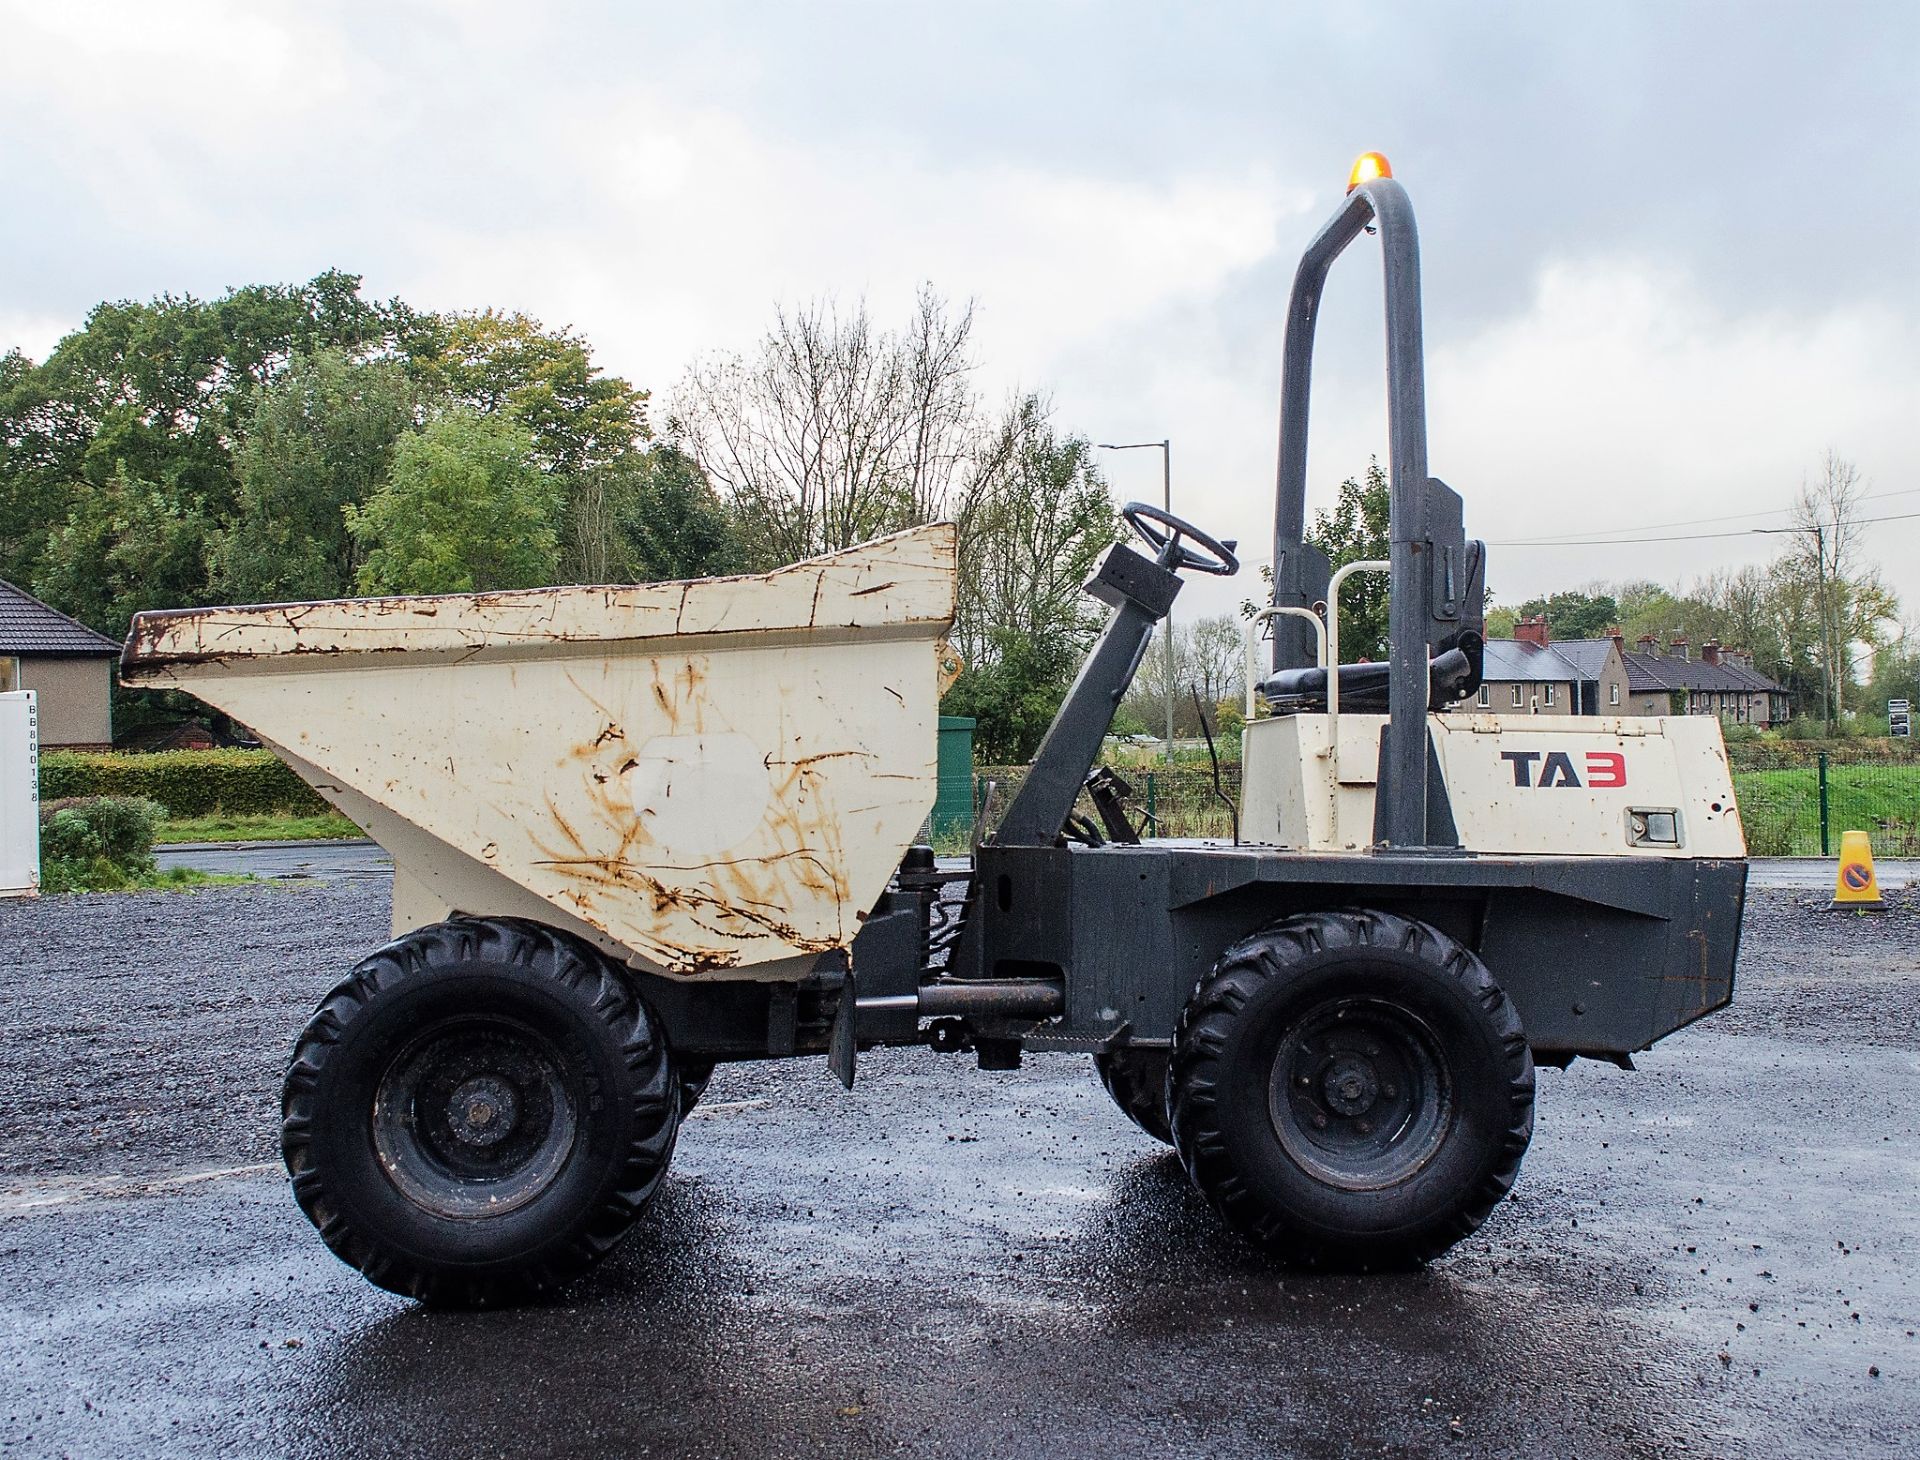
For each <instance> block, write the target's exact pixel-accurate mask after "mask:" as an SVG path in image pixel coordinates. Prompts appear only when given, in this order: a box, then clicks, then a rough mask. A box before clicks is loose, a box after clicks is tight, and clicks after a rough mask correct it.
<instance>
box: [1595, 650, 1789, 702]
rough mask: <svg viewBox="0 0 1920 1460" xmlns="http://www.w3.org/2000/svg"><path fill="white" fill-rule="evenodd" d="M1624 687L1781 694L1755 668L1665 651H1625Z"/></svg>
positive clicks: (1640, 690) (1640, 691)
mask: <svg viewBox="0 0 1920 1460" xmlns="http://www.w3.org/2000/svg"><path fill="white" fill-rule="evenodd" d="M1626 660H1627V688H1628V691H1629V692H1630V693H1633V694H1644V693H1647V692H1649V691H1657V690H1675V689H1684V690H1692V691H1694V692H1696V693H1700V694H1714V693H1726V694H1758V693H1760V692H1762V691H1766V692H1769V693H1772V694H1785V693H1786V692H1787V690H1786V686H1785V685H1781V684H1776V683H1774V681H1773V680H1771V679H1768V678H1767V676H1766V675H1764V674H1761V673H1760V672H1759V671H1758V670H1754V669H1748V668H1747V667H1746V666H1745V665H1742V664H1725V663H1722V664H1708V663H1707V662H1706V661H1705V660H1703V659H1677V658H1674V657H1673V656H1671V655H1667V654H1628V655H1627V656H1626Z"/></svg>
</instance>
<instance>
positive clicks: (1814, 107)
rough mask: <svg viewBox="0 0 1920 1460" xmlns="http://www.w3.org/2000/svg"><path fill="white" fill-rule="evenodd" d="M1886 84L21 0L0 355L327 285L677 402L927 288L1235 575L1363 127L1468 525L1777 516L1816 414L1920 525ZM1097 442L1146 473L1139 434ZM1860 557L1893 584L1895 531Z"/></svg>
mask: <svg viewBox="0 0 1920 1460" xmlns="http://www.w3.org/2000/svg"><path fill="white" fill-rule="evenodd" d="M1916 69H1920V7H1916V6H1914V5H1913V4H1911V3H1888V4H1884V5H1870V4H1847V3H1840V0H1829V3H1826V4H1821V5H1812V4H1807V5H1788V4H1747V5H1733V4H1713V5H1709V4H1694V5H1687V4H1678V3H1667V4H1648V5H1625V4H1618V3H1608V4H1605V5H1599V4H1595V5H1587V6H1582V7H1573V6H1567V5H1543V4H1527V5H1512V6H1498V5H1489V4H1482V3H1475V4H1436V3H1424V4H1406V5H1402V6H1384V5H1376V6H1368V5H1353V4H1342V5H1338V6H1332V5H1323V4H1314V5H1282V4H1276V3H1250V4H1243V5H1184V6H1176V5H1164V4H1161V5H1151V4H1095V3H1045V0H1023V3H1017V4H1013V3H1009V4H1000V3H982V0H970V3H965V4H961V3H950V4H944V5H939V6H933V5H922V4H911V3H872V4H857V3H842V4H794V3H787V4H774V3H765V4H746V3H693V4H689V3H685V0H681V3H678V4H675V5H672V6H661V5H653V4H646V5H639V4H628V5H614V4H606V5H582V4H572V5H569V4H547V5H544V6H526V5H521V4H515V5H506V4H491V3H456V0H439V3H435V0H413V3H398V0H382V3H377V4H364V5H353V4H347V5H329V4H321V3H306V4H300V5H282V4H271V3H262V0H182V3H174V4H167V5H157V4H153V3H151V0H148V3H127V4H105V3H102V4H86V3H65V4H56V3H52V0H40V3H35V4H23V3H13V0H0V180H4V197H5V199H6V201H7V214H8V226H7V227H6V229H5V230H4V233H0V347H5V346H6V345H19V346H20V347H22V348H24V349H26V350H27V351H28V352H29V353H31V354H33V355H35V356H36V357H38V356H40V355H43V354H44V353H45V351H46V350H47V348H48V347H49V346H50V345H51V344H52V343H53V341H54V340H56V339H57V338H58V337H59V336H60V335H61V334H63V333H65V332H66V331H67V330H69V329H72V328H74V327H76V326H77V325H78V324H79V323H80V321H81V320H82V318H83V317H84V315H85V313H86V311H87V309H88V308H89V307H91V306H92V305H93V304H94V303H96V302H97V301H99V300H101V299H103V298H125V297H136V298H139V297H147V296H150V295H152V294H155V293H158V292H160V291H163V290H172V291H176V292H177V291H191V292H194V293H198V294H215V293H218V292H220V291H221V290H223V289H225V288H226V287H228V286H231V285H238V284H245V283H254V282H268V281H294V280H301V279H305V278H308V277H311V276H312V275H313V274H315V273H318V272H320V271H321V270H322V269H325V268H328V267H333V266H338V267H341V268H345V269H348V270H351V271H354V272H358V273H361V274H363V275H364V276H365V278H366V288H367V291H368V292H369V293H370V294H372V295H377V296H388V295H394V294H398V295H400V296H402V297H404V298H405V299H407V300H408V301H409V302H411V303H414V304H416V305H421V306H425V307H436V308H455V307H471V306H477V305H496V306H501V307H508V308H517V309H523V310H526V311H527V312H529V313H531V314H534V315H536V316H537V317H539V318H541V319H542V320H544V321H546V322H547V323H549V324H571V325H573V326H575V327H577V328H579V329H580V330H582V331H584V332H585V333H586V334H587V335H588V336H589V337H590V338H591V339H592V340H593V342H594V344H595V346H596V347H597V350H598V353H599V357H600V359H601V360H602V362H603V363H604V364H605V365H606V366H607V367H608V368H609V369H612V370H615V371H618V372H619V373H621V374H624V375H626V376H628V377H629V378H631V379H632V380H634V381H635V382H636V383H638V384H641V385H644V386H647V387H649V388H651V389H653V390H654V391H655V393H656V396H657V397H659V396H664V395H665V394H666V393H667V392H668V391H669V390H670V388H671V387H672V385H673V383H674V381H675V380H676V379H677V378H678V377H679V376H680V374H681V372H682V370H683V369H684V367H685V366H686V364H687V362H688V361H689V360H690V359H691V358H692V357H693V356H694V355H695V354H697V353H699V352H701V351H703V350H708V349H722V348H743V347H746V346H748V345H750V344H751V342H752V340H753V339H754V337H755V335H756V334H757V333H758V331H759V330H760V329H761V328H762V327H763V326H764V325H765V323H766V322H767V320H768V319H769V317H770V314H771V311H772V306H773V304H774V303H775V301H797V300H803V299H806V298H808V297H811V296H815V295H819V294H823V293H834V294H837V295H838V296H840V297H841V298H843V299H850V298H852V297H854V296H856V295H859V294H862V293H864V294H866V295H867V296H868V297H869V299H870V301H871V302H872V304H873V305H874V307H875V309H876V312H878V313H879V314H880V315H882V316H883V317H886V316H888V315H890V314H898V313H900V312H902V311H903V310H904V308H905V306H906V303H907V302H908V300H909V299H910V298H911V294H912V290H913V288H914V286H915V284H916V283H917V282H919V281H920V280H923V279H924V280H930V281H932V282H933V283H934V284H935V285H936V286H937V287H938V288H940V289H941V290H943V291H944V292H946V293H947V294H949V295H950V296H954V297H956V298H965V297H969V296H970V297H972V298H974V299H975V300H976V301H977V302H978V306H979V311H980V314H979V318H980V333H979V341H980V345H981V350H982V354H983V357H984V359H985V362H986V364H987V366H988V371H989V376H990V380H991V383H992V386H993V388H994V389H995V390H1003V389H1008V388H1011V387H1012V386H1013V385H1015V384H1021V385H1026V386H1039V387H1043V388H1046V389H1050V390H1051V391H1052V392H1053V394H1054V397H1055V400H1056V402H1057V404H1058V407H1059V415H1060V420H1061V423H1062V424H1063V425H1064V426H1065V427H1067V428H1068V429H1071V430H1075V431H1081V432H1084V433H1086V434H1088V435H1090V436H1092V437H1094V438H1095V439H1097V440H1111V439H1115V438H1124V439H1129V440H1132V439H1141V438H1145V437H1160V436H1170V437H1171V438H1172V439H1173V442H1174V467H1175V482H1174V493H1175V507H1176V510H1178V511H1180V512H1182V513H1183V514H1185V515H1188V516H1191V517H1193V518H1195V519H1196V520H1198V521H1199V522H1200V523H1201V524H1202V525H1203V526H1206V527H1208V528H1211V529H1214V530H1216V531H1218V532H1219V533H1221V534H1222V535H1227V536H1236V535H1237V536H1239V537H1240V538H1241V539H1242V540H1243V541H1245V542H1246V543H1248V544H1249V546H1250V552H1249V556H1250V557H1253V558H1259V557H1263V556H1264V553H1265V548H1264V543H1265V542H1266V540H1267V539H1268V537H1269V535H1270V532H1271V517H1272V481H1273V469H1274V462H1273V452H1274V434H1275V406H1274V402H1275V398H1276V396H1277V393H1278V377H1279V351H1280V320H1281V317H1282V312H1283V309H1284V304H1285V290H1286V286H1287V282H1288V279H1289V277H1290V275H1291V272H1292V268H1293V265H1294V262H1295V259H1296V257H1297V255H1298V253H1299V251H1300V249H1301V247H1302V246H1303V245H1304V244H1305V242H1306V241H1307V239H1308V238H1309V237H1310V236H1311V234H1312V233H1313V231H1314V230H1315V229H1316V228H1317V227H1318V226H1319V224H1320V223H1321V221H1322V220H1323V218H1324V217H1325V216H1326V215H1327V214H1328V213H1329V212H1330V211H1331V210H1332V209H1333V208H1334V206H1335V205H1336V204H1337V202H1338V200H1339V197H1340V194H1341V191H1342V188H1343V185H1344V182H1345V177H1346V170H1347V167H1348V164H1349V163H1350V161H1351V159H1352V157H1353V156H1354V155H1355V154H1356V153H1358V152H1360V151H1363V150H1366V149H1369V148H1377V149H1379V150H1381V151H1384V152H1385V153H1386V154H1387V155H1388V156H1389V157H1390V158H1391V159H1392V161H1393V164H1394V169H1395V172H1396V174H1397V175H1398V176H1399V177H1400V179H1401V180H1402V181H1403V182H1404V183H1405V184H1406V185H1407V187H1408V188H1409V190H1410V191H1411V193H1412V196H1413V199H1414V203H1415V206H1416V208H1417V210H1418V212H1419V217H1420V225H1421V236H1422V244H1423V251H1424V255H1425V262H1426V279H1425V284H1426V300H1427V339H1428V349H1429V358H1428V388H1429V402H1430V409H1431V412H1432V416H1431V439H1432V452H1431V456H1432V464H1433V469H1434V471H1435V472H1436V474H1438V475H1440V476H1443V477H1445V478H1446V479H1447V480H1449V481H1450V482H1451V483H1452V484H1453V485H1454V486H1455V487H1457V488H1458V489H1460V490H1461V492H1462V493H1463V494H1464V495H1465V497H1466V500H1467V511H1468V524H1469V530H1470V531H1472V532H1475V533H1477V534H1478V535H1481V536H1484V537H1486V538H1488V539H1491V540H1494V541H1499V540H1502V539H1516V538H1537V537H1541V536H1549V535H1557V536H1569V535H1578V534H1580V533H1581V532H1583V531H1584V530H1586V529H1588V528H1593V529H1596V530H1597V529H1612V528H1623V527H1637V526H1641V525H1645V524H1664V523H1671V522H1675V521H1677V520H1681V519H1696V518H1704V517H1710V516H1718V515H1721V514H1732V513H1747V512H1758V511H1762V510H1765V509H1770V508H1778V507H1783V506H1784V505H1785V504H1786V502H1787V500H1788V499H1789V497H1790V496H1791V494H1792V492H1793V491H1794V489H1795V487H1796V486H1797V485H1798V483H1799V482H1800V481H1801V479H1802V478H1803V477H1804V476H1807V475H1809V474H1811V473H1812V472H1813V471H1814V470H1815V469H1816V467H1817V464H1818V458H1819V456H1820V454H1821V452H1822V451H1823V450H1825V449H1826V448H1827V447H1829V446H1832V447H1834V448H1836V449H1838V450H1839V451H1840V452H1842V453H1843V454H1844V455H1846V456H1848V457H1850V458H1852V459H1853V460H1854V461H1855V462H1857V464H1858V465H1859V466H1860V468H1861V470H1862V471H1863V472H1864V474H1865V475H1866V476H1867V477H1868V479H1869V480H1870V482H1871V487H1870V490H1872V491H1874V492H1877V493H1905V495H1900V496H1888V497H1885V498H1883V499H1880V500H1878V501H1876V503H1875V504H1874V506H1875V507H1876V509H1877V510H1879V511H1882V512H1885V513H1895V512H1903V511H1906V512H1916V513H1920V432H1916V429H1915V428H1916V421H1917V419H1920V277H1917V271H1916V265H1917V263H1920V183H1917V181H1916V179H1920V162H1917V161H1916V159H1917V158H1920V103H1917V102H1916V95H1920V88H1916V85H1915V82H1914V76H1915V73H1916ZM1378 294H1379V282H1378V268H1377V263H1376V261H1375V259H1374V257H1372V249H1371V248H1370V247H1365V248H1356V249H1355V250H1353V251H1352V256H1350V257H1349V258H1348V259H1346V260H1343V262H1342V266H1341V267H1340V268H1338V269H1337V270H1336V272H1335V275H1334V282H1333V285H1332V286H1331V288H1330V291H1329V300H1328V306H1327V310H1326V313H1325V316H1324V318H1323V323H1322V326H1321V332H1320V339H1321V362H1320V365H1321V371H1320V376H1319V378H1318V380H1317V388H1316V392H1315V408H1316V411H1317V413H1318V414H1317V416H1316V420H1315V432H1314V452H1313V458H1312V480H1313V482H1314V496H1315V500H1316V501H1321V502H1323V501H1325V500H1326V499H1327V498H1328V496H1329V495H1330V491H1331V487H1332V485H1333V484H1334V483H1336V482H1337V481H1338V480H1339V479H1340V478H1341V477H1343V476H1346V475H1349V474H1352V473H1354V472H1357V471H1359V470H1360V469H1362V468H1363V467H1364V466H1365V464H1366V460H1367V457H1368V455H1369V454H1370V453H1373V452H1383V450H1384V435H1385V431H1384V420H1383V416H1382V410H1381V394H1382V392H1381V381H1380V377H1379V372H1380V368H1381V346H1380V326H1379V319H1378V311H1379V305H1378ZM1110 471H1111V475H1112V477H1113V480H1114V483H1115V489H1116V491H1117V492H1118V493H1119V494H1120V495H1121V496H1148V495H1153V494H1157V491H1158V486H1159V480H1158V470H1157V463H1156V462H1154V461H1153V460H1152V459H1151V457H1150V455H1149V454H1147V453H1134V454H1132V455H1131V456H1128V457H1121V458H1116V459H1114V460H1112V461H1111V462H1110ZM1780 520H1783V519H1781V518H1779V517H1774V518H1761V517H1756V518H1753V519H1752V524H1753V525H1766V524H1768V523H1770V522H1778V521H1780ZM1746 525H1748V524H1747V523H1746V522H1744V521H1736V522H1731V523H1725V524H1715V525H1710V526H1709V527H1702V528H1698V529H1695V530H1711V527H1712V526H1717V527H1718V528H1719V529H1720V530H1733V529H1739V528H1742V527H1745V526H1746ZM1681 530H1685V529H1681ZM1775 542H1777V540H1769V539H1766V538H1762V537H1751V538H1728V539H1717V540H1706V541H1696V542H1690V543H1665V544H1643V545H1635V546H1622V547H1614V548H1593V547H1580V548H1513V547H1509V548H1501V549H1496V550H1495V552H1494V554H1493V556H1492V566H1491V573H1490V577H1491V581H1492V582H1493V584H1494V587H1495V589H1496V591H1497V592H1498V593H1499V594H1500V596H1501V597H1502V598H1503V599H1506V600H1507V601H1514V600H1517V599H1518V598H1521V597H1524V596H1526V595H1527V594H1530V593H1533V592H1538V591H1543V590H1548V589H1552V588H1555V587H1565V586H1573V585H1576V584H1579V583H1583V582H1586V581H1588V580H1591V579H1594V578H1596V577H1607V578H1619V577H1626V576H1652V577H1656V578H1660V579H1664V580H1669V581H1673V580H1679V579H1684V578H1687V577H1690V576H1692V575H1694V574H1696V573H1698V572H1701V571H1704V570H1706V569H1709V568H1712V567H1715V566H1723V565H1730V564H1733V563H1737V562H1742V561H1749V560H1754V559H1758V558H1762V557H1765V556H1767V555H1768V553H1769V550H1770V548H1771V547H1772V545H1773V544H1774V543H1775ZM1872 542H1873V546H1874V550H1875V552H1876V554H1877V555H1878V557H1879V560H1880V562H1881V565H1882V567H1883V569H1884V571H1885V572H1886V574H1887V577H1888V578H1889V580H1890V581H1891V582H1892V583H1893V584H1894V586H1895V587H1896V588H1898V589H1899V591H1900V592H1901V594H1902V597H1903V599H1904V600H1905V607H1906V609H1907V610H1908V612H1909V613H1912V612H1913V611H1914V610H1916V609H1920V521H1910V522H1903V523H1888V524H1885V525H1884V526H1882V527H1880V528H1877V529H1876V531H1875V534H1874V537H1873V539H1872ZM1253 544H1261V545H1262V546H1259V547H1253V546H1252V545H1253ZM1238 592H1239V586H1238V585H1219V586H1217V587H1216V586H1213V585H1208V586H1206V587H1204V588H1202V587H1199V586H1196V588H1195V590H1193V596H1192V598H1190V600H1189V603H1190V604H1191V605H1194V606H1198V607H1206V608H1219V607H1222V606H1224V605H1225V604H1227V603H1228V602H1230V601H1232V599H1233V598H1234V597H1235V596H1237V593H1238ZM1209 595H1210V596H1209Z"/></svg>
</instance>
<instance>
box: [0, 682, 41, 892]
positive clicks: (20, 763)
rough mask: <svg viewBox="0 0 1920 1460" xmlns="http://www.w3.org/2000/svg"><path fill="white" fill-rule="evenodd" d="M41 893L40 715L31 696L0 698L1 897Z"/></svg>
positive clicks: (19, 693) (14, 693)
mask: <svg viewBox="0 0 1920 1460" xmlns="http://www.w3.org/2000/svg"><path fill="white" fill-rule="evenodd" d="M39 890H40V711H39V706H38V704H37V703H36V700H35V697H34V692H33V691H32V690H30V689H27V690H14V691H11V692H9V693H7V694H0V897H31V896H33V895H34V894H35V893H37V892H38V891H39Z"/></svg>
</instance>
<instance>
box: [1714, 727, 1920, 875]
mask: <svg viewBox="0 0 1920 1460" xmlns="http://www.w3.org/2000/svg"><path fill="white" fill-rule="evenodd" d="M1727 756H1728V759H1729V760H1730V761H1731V762H1732V763H1733V792H1734V795H1735V796H1736V797H1737V798H1738V800H1739V802H1740V819H1741V821H1742V822H1743V823H1744V825H1745V826H1746V829H1747V850H1748V851H1749V852H1751V853H1752V854H1753V855H1754V856H1756V857H1830V856H1832V855H1834V853H1835V852H1836V851H1838V849H1839V846H1840V833H1841V832H1843V831H1864V832H1865V833H1866V834H1867V836H1868V837H1869V838H1870V839H1871V840H1872V843H1873V850H1874V853H1875V855H1876V856H1882V857H1920V754H1916V753H1913V752H1908V751H1896V750H1888V749H1885V748H1883V747H1879V746H1864V747H1856V746H1850V745H1848V744H1846V743H1845V742H1842V743H1840V744H1837V745H1827V746H1821V745H1816V744H1809V743H1805V742H1803V743H1801V744H1794V743H1791V742H1788V743H1785V744H1779V745H1761V744H1751V743H1749V744H1734V745H1730V746H1728V747H1727Z"/></svg>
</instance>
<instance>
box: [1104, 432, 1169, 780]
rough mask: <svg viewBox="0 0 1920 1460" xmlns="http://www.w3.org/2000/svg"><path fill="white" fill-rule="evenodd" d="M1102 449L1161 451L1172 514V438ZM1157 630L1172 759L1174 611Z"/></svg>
mask: <svg viewBox="0 0 1920 1460" xmlns="http://www.w3.org/2000/svg"><path fill="white" fill-rule="evenodd" d="M1094 445H1095V446H1097V447H1098V448H1099V449H1100V450H1102V451H1143V450H1147V449H1149V448H1151V449H1156V450H1158V451H1159V453H1160V505H1161V506H1162V507H1163V508H1165V509H1166V512H1167V515H1168V516H1169V517H1171V516H1172V515H1173V443H1172V442H1171V441H1127V442H1122V443H1120V444H1118V445H1116V444H1114V443H1112V442H1108V441H1096V442H1095V443H1094ZM1160 631H1161V633H1162V634H1164V635H1165V638H1166V648H1167V760H1168V761H1169V762H1171V761H1172V760H1173V697H1174V683H1173V680H1174V666H1173V615H1172V614H1171V613H1169V614H1168V615H1167V616H1166V618H1165V619H1163V620H1161V624H1160Z"/></svg>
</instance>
